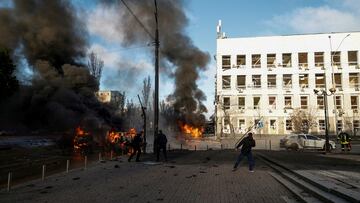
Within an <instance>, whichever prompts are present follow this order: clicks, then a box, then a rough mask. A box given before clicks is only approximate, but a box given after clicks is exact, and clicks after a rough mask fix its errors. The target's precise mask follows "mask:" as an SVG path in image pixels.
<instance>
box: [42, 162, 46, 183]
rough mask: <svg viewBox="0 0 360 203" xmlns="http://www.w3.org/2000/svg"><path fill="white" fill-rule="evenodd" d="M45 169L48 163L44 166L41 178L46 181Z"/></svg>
mask: <svg viewBox="0 0 360 203" xmlns="http://www.w3.org/2000/svg"><path fill="white" fill-rule="evenodd" d="M45 171H46V165H43V166H42V175H41V180H42V181H44V180H45Z"/></svg>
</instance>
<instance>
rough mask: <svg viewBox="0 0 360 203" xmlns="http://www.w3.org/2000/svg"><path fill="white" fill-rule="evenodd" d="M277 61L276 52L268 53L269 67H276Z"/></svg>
mask: <svg viewBox="0 0 360 203" xmlns="http://www.w3.org/2000/svg"><path fill="white" fill-rule="evenodd" d="M275 63H276V55H275V54H268V55H267V67H268V68H275V66H276V65H275Z"/></svg>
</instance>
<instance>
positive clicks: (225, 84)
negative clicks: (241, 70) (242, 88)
mask: <svg viewBox="0 0 360 203" xmlns="http://www.w3.org/2000/svg"><path fill="white" fill-rule="evenodd" d="M230 88H231V76H229V75H228V76H222V89H223V90H228V89H230Z"/></svg>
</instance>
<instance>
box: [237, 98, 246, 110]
mask: <svg viewBox="0 0 360 203" xmlns="http://www.w3.org/2000/svg"><path fill="white" fill-rule="evenodd" d="M238 105H239V109H245V97H239V98H238Z"/></svg>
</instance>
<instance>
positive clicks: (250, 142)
mask: <svg viewBox="0 0 360 203" xmlns="http://www.w3.org/2000/svg"><path fill="white" fill-rule="evenodd" d="M241 146H242V148H241V152H240V154H239V156H238V158H237V160H236V162H235V165H234V168H233V171H235V170H236V169H237V167H238V165H239V163H240V161H241V160H242V159H243V158H244V156H246V157H247V159H248V162H249V171H250V172H254V158H253V155H252V152H251V148H253V147H255V140H254V138H253V134H252V133H251V132H250V133H249V134H248V136H247V137H245V138H244V139H243V140H241V142H240V143H239V144H238V145H237V146H236V150H237V149H238V148H239V147H241Z"/></svg>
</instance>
